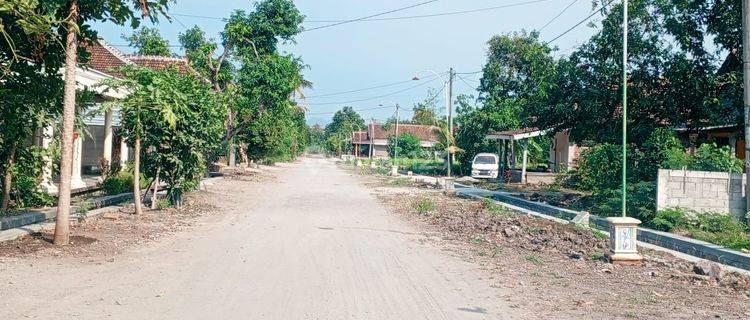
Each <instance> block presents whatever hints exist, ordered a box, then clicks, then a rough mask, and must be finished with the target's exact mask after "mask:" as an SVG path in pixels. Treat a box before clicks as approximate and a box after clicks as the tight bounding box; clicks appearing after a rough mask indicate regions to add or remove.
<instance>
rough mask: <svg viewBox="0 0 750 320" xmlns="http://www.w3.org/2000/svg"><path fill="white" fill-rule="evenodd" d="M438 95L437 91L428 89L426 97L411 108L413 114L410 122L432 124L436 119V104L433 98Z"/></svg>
mask: <svg viewBox="0 0 750 320" xmlns="http://www.w3.org/2000/svg"><path fill="white" fill-rule="evenodd" d="M437 96H438V92H435V90H433V89H430V90H429V91H428V93H427V98H425V100H424V101H422V102H418V103H416V104H414V107H413V108H412V111H413V114H412V117H411V123H413V124H421V125H430V126H431V125H434V124H435V122H436V121H437V113H436V112H435V110H437V106H436V105H435V102H436V101H437V99H435V98H436V97H437Z"/></svg>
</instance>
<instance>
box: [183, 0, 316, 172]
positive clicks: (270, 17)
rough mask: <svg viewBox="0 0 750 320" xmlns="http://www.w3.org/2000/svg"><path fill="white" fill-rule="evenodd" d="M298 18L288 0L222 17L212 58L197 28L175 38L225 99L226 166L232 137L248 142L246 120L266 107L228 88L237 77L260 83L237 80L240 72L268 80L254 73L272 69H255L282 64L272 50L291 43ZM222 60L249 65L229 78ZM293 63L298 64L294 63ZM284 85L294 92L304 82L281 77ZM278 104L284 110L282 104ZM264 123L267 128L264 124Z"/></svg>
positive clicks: (271, 1) (270, 1) (241, 89)
mask: <svg viewBox="0 0 750 320" xmlns="http://www.w3.org/2000/svg"><path fill="white" fill-rule="evenodd" d="M303 18H304V17H303V16H302V15H301V14H300V13H299V10H297V8H296V6H295V5H294V3H293V2H292V1H291V0H264V1H261V2H258V3H256V4H255V11H253V12H250V13H248V12H246V11H244V10H235V11H234V12H232V14H231V15H230V17H229V18H228V21H227V24H226V25H225V27H224V31H223V32H222V34H221V40H222V47H223V48H224V51H223V52H222V53H221V54H218V55H217V53H216V50H217V48H218V45H217V44H216V43H214V42H213V41H212V40H208V39H206V37H205V34H204V33H203V32H202V31H201V30H200V29H199V28H197V27H194V28H191V29H189V30H188V31H186V32H185V33H183V34H181V35H180V42H181V43H182V45H183V47H184V48H185V50H186V53H187V55H188V57H189V58H190V60H191V64H192V65H193V66H194V68H196V69H197V70H198V72H199V73H201V74H204V75H208V78H209V80H210V81H211V82H212V84H213V86H214V89H215V90H216V91H217V92H222V93H223V94H225V95H228V97H226V98H224V99H223V100H224V101H227V102H229V104H228V105H227V110H228V111H227V121H226V134H225V136H224V138H223V141H225V142H227V144H228V158H229V161H230V164H231V163H233V159H234V150H235V148H234V144H235V143H234V138H235V136H237V135H240V134H242V135H243V136H244V137H245V138H250V137H251V135H250V134H249V133H251V132H248V131H247V129H248V126H250V124H251V121H254V120H259V118H260V117H261V116H262V113H263V111H264V110H265V108H266V107H267V106H266V105H259V104H257V103H258V102H261V101H260V100H258V99H257V97H242V95H243V94H246V93H250V94H254V93H258V92H257V91H255V92H254V91H253V90H245V89H246V88H244V87H239V88H236V89H232V87H233V85H232V83H233V81H234V80H235V79H240V78H244V80H243V81H252V82H258V81H260V80H258V79H256V80H249V75H247V74H246V75H244V76H243V75H241V73H244V72H250V73H252V75H253V76H262V77H266V78H267V79H270V78H273V75H270V74H268V75H263V74H260V73H258V72H256V71H258V70H260V69H261V68H265V70H272V69H273V68H274V66H267V67H261V66H259V65H258V64H260V63H271V64H274V63H277V62H279V61H280V60H282V59H284V58H281V57H280V56H279V54H278V48H277V46H278V44H279V42H293V37H294V36H295V35H296V34H298V33H299V32H300V31H301V30H302V26H301V24H302V20H303ZM228 59H231V60H233V61H234V62H236V63H237V64H238V65H241V66H245V65H248V64H252V65H251V66H245V67H244V68H243V67H241V68H240V69H238V70H236V73H235V72H234V71H235V70H230V68H231V63H227V62H226V61H227V60H228ZM295 60H297V62H298V63H299V61H298V59H295ZM300 65H301V64H300ZM281 79H282V78H280V77H279V78H276V80H281ZM286 80H287V81H294V82H295V84H294V88H299V87H301V86H302V85H303V84H305V83H306V82H305V81H303V80H302V78H301V77H299V79H297V78H296V77H295V78H294V79H292V78H286ZM278 84H279V83H274V84H269V85H271V86H273V85H278ZM293 91H294V90H293ZM293 91H292V92H293ZM292 92H288V93H286V94H285V100H288V99H289V97H290V96H291V94H292ZM278 101H280V100H277V101H275V103H276V102H278ZM284 103H285V104H287V105H289V102H288V101H285V102H284ZM295 108H296V107H295ZM265 123H266V124H268V120H266V122H265ZM256 129H258V128H256ZM297 129H300V128H297ZM243 131H244V132H243ZM269 134H270V133H269Z"/></svg>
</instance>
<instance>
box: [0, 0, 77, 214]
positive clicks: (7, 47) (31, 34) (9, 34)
mask: <svg viewBox="0 0 750 320" xmlns="http://www.w3.org/2000/svg"><path fill="white" fill-rule="evenodd" d="M0 22H1V23H2V26H0V33H1V34H2V36H0V38H2V40H0V83H2V88H0V95H2V97H3V98H2V99H0V145H2V146H3V148H0V173H2V177H3V179H2V185H0V186H1V187H2V190H3V194H2V205H1V207H0V211H5V210H7V209H8V208H9V204H10V201H11V192H12V191H13V190H14V189H15V187H14V184H15V183H14V172H16V171H17V170H16V164H17V163H18V161H17V159H18V158H19V155H20V156H22V157H21V158H25V159H29V158H31V159H34V158H40V157H39V156H40V155H39V154H38V153H36V151H37V150H35V149H34V148H29V147H28V146H27V144H28V141H30V139H31V137H32V135H33V134H34V132H37V131H38V130H39V129H40V128H41V127H42V126H44V125H45V124H47V123H48V122H50V121H52V119H54V118H55V117H56V116H57V115H59V106H60V105H61V104H62V103H61V102H62V100H61V99H60V97H61V96H62V87H63V82H62V80H61V79H60V76H59V74H58V73H57V70H58V69H59V68H60V67H62V62H63V60H62V57H63V50H62V46H60V41H59V37H58V35H57V33H56V32H55V31H54V30H55V27H56V26H58V25H59V20H58V19H57V18H56V17H55V10H54V8H49V7H47V6H41V5H40V4H39V3H38V2H36V1H29V0H12V1H9V0H4V1H0ZM30 153H33V154H30ZM25 165H26V166H29V165H32V164H29V163H26V164H25ZM32 178H33V177H32ZM36 191H37V190H28V189H25V190H16V199H15V200H16V202H22V199H21V197H26V196H30V195H31V194H32V193H34V192H36Z"/></svg>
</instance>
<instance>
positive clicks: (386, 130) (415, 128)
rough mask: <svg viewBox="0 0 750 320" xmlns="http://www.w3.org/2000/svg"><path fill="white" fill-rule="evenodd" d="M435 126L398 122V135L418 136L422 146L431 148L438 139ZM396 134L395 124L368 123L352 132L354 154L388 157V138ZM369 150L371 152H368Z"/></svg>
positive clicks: (358, 155)
mask: <svg viewBox="0 0 750 320" xmlns="http://www.w3.org/2000/svg"><path fill="white" fill-rule="evenodd" d="M436 129H437V128H436V127H434V126H428V125H421V124H399V125H398V135H399V136H400V135H403V134H411V135H413V136H415V137H417V138H419V144H420V145H421V146H422V148H428V149H429V148H432V147H434V146H435V143H437V141H438V135H437V133H436ZM395 135H396V125H395V124H390V125H384V124H380V123H370V124H369V125H368V126H367V130H365V131H355V132H352V146H353V147H354V148H353V149H354V151H353V153H354V155H355V156H357V157H360V156H366V157H372V158H387V157H388V139H389V138H390V137H392V136H395ZM370 150H371V151H372V152H370Z"/></svg>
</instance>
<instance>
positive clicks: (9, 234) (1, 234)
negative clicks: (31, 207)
mask: <svg viewBox="0 0 750 320" xmlns="http://www.w3.org/2000/svg"><path fill="white" fill-rule="evenodd" d="M121 208H122V206H108V207H103V208H99V209H94V210H90V211H89V212H86V214H85V216H86V218H91V217H96V216H98V215H101V214H103V213H107V212H113V211H118V210H120V209H121ZM81 217H82V215H81V214H78V213H76V214H73V215H71V217H70V220H78V219H80V218H81ZM54 227H55V223H54V222H38V223H32V224H28V225H25V226H22V227H17V228H13V229H8V230H3V231H0V242H2V241H10V240H15V239H18V238H20V237H23V236H25V235H28V234H32V233H36V232H40V231H42V230H45V229H52V228H54Z"/></svg>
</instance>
